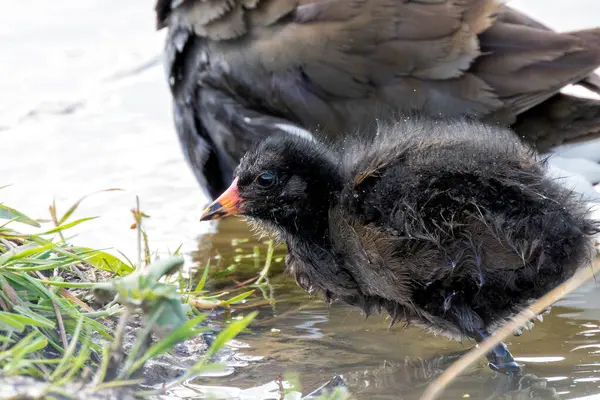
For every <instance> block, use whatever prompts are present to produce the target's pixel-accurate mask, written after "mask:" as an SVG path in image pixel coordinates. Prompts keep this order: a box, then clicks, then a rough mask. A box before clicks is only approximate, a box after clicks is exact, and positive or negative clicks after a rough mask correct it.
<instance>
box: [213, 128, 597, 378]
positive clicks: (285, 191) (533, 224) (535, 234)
mask: <svg viewBox="0 0 600 400" xmlns="http://www.w3.org/2000/svg"><path fill="white" fill-rule="evenodd" d="M358 136H360V135H358ZM235 175H236V178H235V180H234V183H233V184H232V185H231V186H230V188H229V189H228V190H227V191H226V192H225V193H224V194H222V195H221V196H220V197H219V198H218V199H217V200H216V201H215V202H214V203H213V204H212V205H211V206H210V207H209V208H208V209H207V210H206V211H205V213H204V216H203V220H207V219H214V218H217V217H224V216H227V215H233V214H240V215H244V216H245V217H247V218H249V219H250V220H253V221H254V222H255V223H256V224H257V226H259V227H260V228H263V229H264V230H266V231H267V232H270V233H274V234H276V235H277V236H278V237H279V238H280V239H281V240H283V241H284V242H285V243H286V244H287V247H288V256H287V258H286V263H287V266H288V269H289V272H290V273H291V274H292V275H294V276H295V278H296V280H297V282H298V284H299V285H300V286H302V287H303V288H304V289H306V290H308V291H311V292H315V291H316V292H322V293H323V294H324V296H325V298H326V299H327V300H328V301H332V300H336V299H337V300H341V301H343V302H345V303H348V304H351V305H354V306H357V307H359V308H361V309H362V310H363V311H364V312H366V313H367V314H368V313H371V312H373V311H380V310H385V311H387V312H388V313H389V314H390V316H391V317H392V318H393V321H406V322H408V323H414V324H417V325H420V326H424V327H426V328H429V329H431V330H433V331H435V332H438V333H442V334H444V335H446V336H449V337H454V338H457V339H463V338H473V339H476V340H481V339H482V338H484V337H485V336H486V335H488V334H489V333H491V332H492V331H494V330H495V329H496V328H497V327H498V325H499V324H502V323H503V322H504V321H505V320H506V319H507V318H509V317H511V316H512V315H514V314H515V313H517V312H519V311H520V310H522V309H523V308H524V307H526V306H527V305H528V304H529V302H531V301H533V300H536V299H537V298H539V297H541V296H542V295H544V294H545V293H547V292H548V291H549V290H551V289H552V288H554V287H556V286H557V285H558V284H560V283H562V282H564V281H565V280H567V279H569V278H570V277H571V276H572V275H573V274H574V273H575V271H576V270H577V268H579V267H581V266H585V265H588V264H589V263H590V261H591V259H592V257H593V254H594V247H593V238H592V235H593V234H595V233H597V232H598V224H597V223H596V222H595V221H594V220H592V219H590V217H589V216H588V210H587V207H586V206H585V205H584V204H583V203H582V202H580V201H579V200H578V199H577V197H576V196H575V195H574V194H573V193H571V192H570V191H568V190H566V189H565V188H563V187H562V186H560V185H559V184H557V183H556V182H555V181H554V180H552V179H550V178H548V177H547V176H546V175H545V169H544V164H543V162H540V161H537V160H536V158H535V154H534V152H533V151H531V149H529V148H528V147H526V146H525V145H523V144H522V143H521V142H520V141H519V140H518V139H516V138H515V136H514V135H513V134H512V133H511V132H510V131H509V130H508V129H503V128H499V127H490V126H487V125H484V124H481V123H479V122H466V121H430V120H424V119H406V120H403V121H401V123H397V124H395V125H393V126H389V127H385V128H384V127H380V128H379V130H378V134H377V135H376V136H375V138H374V139H373V140H366V139H364V138H359V139H354V138H350V137H349V138H347V139H346V140H345V142H343V143H341V144H340V143H338V144H336V145H333V146H324V145H321V144H319V143H317V142H316V141H312V140H307V139H304V138H300V137H295V136H290V135H287V136H284V135H275V136H272V137H270V138H268V139H266V140H264V141H262V142H261V143H260V144H258V145H257V146H255V147H253V148H252V149H251V150H250V151H249V152H248V153H247V154H246V155H245V156H244V157H243V159H242V160H241V163H240V165H239V167H238V168H237V170H236V172H235ZM490 361H491V363H492V364H493V365H495V366H496V367H498V368H511V367H515V364H514V361H513V360H512V357H510V353H508V351H507V350H506V349H505V347H504V346H503V345H502V346H500V347H498V348H497V349H496V350H495V352H494V354H491V355H490Z"/></svg>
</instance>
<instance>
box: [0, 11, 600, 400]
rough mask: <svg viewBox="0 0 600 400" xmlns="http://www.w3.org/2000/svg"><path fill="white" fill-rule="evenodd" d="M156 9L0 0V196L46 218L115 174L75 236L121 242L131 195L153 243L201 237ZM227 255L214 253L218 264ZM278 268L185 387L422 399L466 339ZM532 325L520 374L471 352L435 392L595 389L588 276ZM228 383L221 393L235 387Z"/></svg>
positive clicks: (517, 348) (220, 237)
mask: <svg viewBox="0 0 600 400" xmlns="http://www.w3.org/2000/svg"><path fill="white" fill-rule="evenodd" d="M511 4H512V5H514V6H516V7H518V8H521V9H523V10H526V11H527V12H529V13H531V15H534V16H535V17H537V18H539V19H540V20H541V21H543V22H546V23H548V24H549V25H550V26H552V27H553V28H556V29H558V30H570V29H579V28H585V27H592V26H596V25H599V23H600V20H599V17H598V16H599V15H600V3H599V2H598V1H597V0H573V1H570V2H565V1H559V0H553V1H550V0H527V1H526V0H519V1H514V2H512V3H511ZM152 8H153V1H150V0H128V1H125V2H117V1H115V0H86V1H84V2H82V1H80V0H55V1H52V2H48V1H45V0H28V1H20V2H9V3H7V4H4V5H3V12H2V14H1V15H0V53H1V54H2V55H3V57H2V61H0V139H1V140H0V143H1V144H0V155H1V157H2V162H1V163H0V186H3V185H5V184H13V185H14V186H13V187H10V188H6V189H2V190H1V191H0V201H2V202H4V203H6V204H8V205H12V206H16V207H18V208H19V209H20V210H22V211H24V212H26V213H27V214H29V215H30V216H32V217H46V216H47V207H48V205H49V204H50V202H51V201H52V199H53V198H56V200H57V203H58V206H59V209H62V210H63V211H64V210H66V209H67V208H68V207H69V206H70V205H71V203H73V202H75V201H76V200H77V199H78V198H79V197H81V196H83V195H86V194H88V193H91V192H93V191H96V190H101V189H106V188H113V187H120V188H123V189H125V191H124V192H111V193H103V194H98V195H96V196H94V197H91V198H89V199H87V200H86V201H85V202H84V203H83V204H82V206H81V207H80V209H79V210H78V211H77V213H76V215H75V217H77V218H78V217H86V216H91V215H100V216H101V218H99V219H98V220H94V221H91V222H89V223H87V224H84V225H81V226H80V227H78V228H77V229H76V231H77V233H78V234H79V236H78V237H77V238H75V239H74V240H75V241H76V242H78V243H81V244H85V245H88V246H95V247H111V246H116V247H118V248H119V249H120V250H122V251H124V252H125V253H127V254H129V255H130V256H131V255H132V254H134V251H135V232H134V231H131V230H129V229H128V228H129V225H130V224H131V222H132V220H131V215H130V212H129V209H130V208H132V207H133V206H134V202H135V195H136V194H137V195H139V196H140V198H141V202H142V209H143V210H144V211H145V212H147V213H148V214H150V215H151V218H150V219H149V220H147V222H146V229H147V231H148V233H149V236H150V241H151V246H152V247H153V248H157V249H159V250H160V251H166V250H167V249H171V250H172V249H175V248H176V247H177V246H179V244H181V243H184V250H186V251H188V252H189V251H192V250H194V249H195V248H196V247H197V242H196V237H197V235H198V234H201V233H203V232H207V231H209V230H210V229H212V227H211V226H210V225H208V224H199V223H198V222H197V221H198V217H199V215H200V212H201V210H202V208H203V206H204V204H205V203H206V201H205V199H203V197H202V195H201V192H200V190H199V189H198V187H197V185H196V182H195V180H194V178H193V176H192V174H191V172H190V171H189V169H188V167H187V166H186V165H185V162H184V161H183V157H182V154H181V151H180V149H179V144H178V143H177V140H176V135H175V132H174V129H173V125H172V121H171V108H170V98H169V94H168V88H167V85H166V83H165V80H164V76H163V71H162V66H161V65H160V64H159V62H158V56H159V54H160V51H161V48H162V41H163V37H164V33H157V32H155V31H154V17H153V11H152ZM249 236H250V234H249V233H248V231H247V230H246V228H245V226H244V225H243V224H241V223H240V222H235V221H228V222H227V223H224V224H222V225H220V226H219V233H218V234H216V235H214V236H212V237H207V238H205V239H204V241H203V242H202V243H203V246H205V245H206V243H207V241H208V242H211V243H212V244H213V249H212V251H213V252H215V251H219V252H220V253H222V254H223V255H224V257H223V260H225V259H226V258H227V257H226V255H227V254H228V253H231V252H234V247H232V246H231V239H232V238H242V237H249ZM255 244H256V245H258V246H259V248H261V249H262V251H263V254H264V247H265V245H264V244H262V243H253V242H249V243H244V244H241V245H239V247H240V248H252V247H253V246H254V245H255ZM235 247H237V246H235ZM202 254H204V253H201V254H198V255H197V257H199V258H200V259H202ZM239 254H243V253H239ZM261 263H262V261H260V260H259V263H258V264H257V265H256V266H255V265H254V259H248V260H246V261H244V262H242V263H241V265H240V266H238V267H237V268H236V269H235V270H233V271H232V273H231V276H230V277H229V278H236V280H238V281H243V280H245V279H247V278H250V277H251V276H253V275H254V274H255V273H256V268H259V267H260V266H261ZM228 266H229V265H226V263H223V264H221V265H220V266H219V271H220V272H223V271H225V270H226V269H227V268H228ZM281 267H282V266H281V262H276V263H275V265H274V267H273V268H274V269H273V271H272V272H273V273H274V274H275V275H274V276H275V277H274V278H273V279H271V286H270V289H269V287H267V288H266V289H265V294H264V296H266V297H267V298H271V299H275V301H274V302H272V304H269V303H268V301H266V300H261V299H260V297H262V296H263V294H262V293H261V292H260V291H259V292H258V293H260V294H257V296H259V297H258V300H255V301H262V302H263V303H265V305H263V306H260V307H259V308H258V309H259V310H260V315H259V318H258V320H257V322H256V323H255V324H254V325H252V327H251V331H252V333H251V334H243V335H241V336H240V337H239V342H237V343H234V344H233V345H232V347H237V349H236V351H235V352H233V353H230V354H229V355H228V356H227V357H229V358H227V359H226V361H228V362H229V363H230V365H232V366H233V365H237V366H233V367H232V368H230V369H229V374H228V375H226V376H222V377H218V378H217V377H214V378H210V379H209V378H201V379H196V380H194V381H193V382H189V383H188V387H193V386H194V385H195V386H196V388H197V387H198V385H203V386H206V385H216V386H220V387H223V388H225V387H229V388H234V387H237V388H242V389H246V388H251V387H254V386H258V385H263V384H266V383H269V382H272V381H273V380H274V379H275V378H276V376H278V375H284V374H285V373H286V372H296V373H298V374H299V379H300V382H301V384H302V388H303V392H304V393H307V392H308V391H310V390H312V389H313V388H315V387H317V386H319V385H321V384H322V383H324V382H326V381H327V380H329V379H330V378H331V377H332V376H333V375H341V376H342V377H343V379H344V380H345V381H346V382H347V384H348V386H349V388H350V391H351V392H352V393H353V394H354V395H355V396H356V397H358V398H364V399H370V398H418V396H419V395H420V394H421V393H422V391H423V389H424V387H425V385H426V384H427V383H428V382H429V381H431V380H432V378H434V377H435V376H437V375H438V374H439V373H440V372H441V371H442V370H443V369H444V367H445V366H446V364H447V362H448V361H449V360H452V352H456V351H459V350H463V349H467V348H468V347H470V346H471V345H472V344H469V343H463V344H459V343H454V342H450V341H448V340H446V339H444V338H436V337H434V336H431V335H429V334H426V333H424V332H422V331H421V330H419V329H417V328H409V329H406V330H402V329H401V328H400V327H398V326H397V327H394V328H392V329H388V324H387V322H386V321H385V320H384V319H383V318H381V317H377V316H373V317H370V318H369V319H368V320H365V319H364V317H362V316H361V315H360V313H359V312H357V311H355V310H352V309H350V308H348V307H345V306H343V305H334V306H332V307H331V308H327V307H325V305H324V304H323V303H322V302H321V301H320V300H319V299H313V298H311V297H309V296H307V295H306V294H305V293H304V292H302V291H301V290H299V289H298V288H297V287H296V285H295V284H294V283H293V282H291V281H290V280H289V279H287V278H285V277H283V276H280V275H277V272H278V271H280V270H281V269H282V268H281ZM222 285H223V287H225V286H227V285H231V281H226V282H223V283H222ZM219 287H220V286H215V288H219ZM271 289H272V293H271V292H270V290H271ZM250 304H251V302H249V303H248V305H250ZM245 311H246V310H241V309H238V310H237V311H235V312H237V313H242V312H245ZM536 325H537V326H536V327H535V329H534V330H533V331H532V332H525V333H524V334H523V335H522V336H521V337H514V338H511V340H510V343H509V345H510V349H511V351H512V352H513V354H514V355H515V356H516V357H517V359H518V360H520V361H521V362H523V363H524V364H526V366H525V370H524V373H525V374H526V375H525V376H524V377H523V378H522V379H520V380H517V381H515V380H513V381H509V380H508V379H507V378H506V377H504V376H502V375H498V374H495V373H492V372H491V371H490V370H489V369H487V367H486V366H485V363H484V362H483V361H482V362H481V363H480V364H479V365H478V366H477V367H476V368H473V369H472V370H470V371H469V373H468V374H467V375H465V376H463V377H462V378H461V379H460V380H459V381H458V382H457V383H456V384H455V385H454V386H453V387H452V388H451V389H450V391H449V392H447V394H446V396H445V397H444V398H467V397H469V398H477V399H479V398H488V397H493V396H495V395H494V393H496V395H498V394H500V393H504V392H506V391H507V390H508V389H511V388H513V389H514V388H518V390H517V391H516V392H514V391H513V392H512V393H510V394H506V395H505V398H514V399H517V398H519V399H521V398H552V396H558V397H559V398H565V399H575V398H581V397H584V396H591V395H594V394H600V338H599V335H600V289H599V288H598V287H597V286H595V285H588V286H587V287H585V288H583V289H581V290H579V291H578V292H577V293H576V294H574V295H572V296H570V297H569V298H568V299H567V300H565V301H563V302H561V304H560V305H558V306H555V307H554V308H553V312H552V314H551V315H549V316H546V317H545V320H544V323H541V324H536ZM240 346H242V347H241V348H239V347H240ZM244 346H247V347H244ZM243 355H248V356H256V357H258V358H261V357H262V358H261V359H260V360H256V359H253V358H247V357H246V358H244V357H243ZM224 357H225V356H224ZM234 392H235V391H230V392H229V393H230V394H231V395H232V396H234V397H235V396H241V395H239V394H235V393H234ZM176 393H177V394H178V395H185V394H186V393H187V392H184V391H181V390H179V391H177V392H176ZM191 396H192V395H191ZM193 397H198V396H197V395H196V394H194V395H193ZM250 398H252V397H250Z"/></svg>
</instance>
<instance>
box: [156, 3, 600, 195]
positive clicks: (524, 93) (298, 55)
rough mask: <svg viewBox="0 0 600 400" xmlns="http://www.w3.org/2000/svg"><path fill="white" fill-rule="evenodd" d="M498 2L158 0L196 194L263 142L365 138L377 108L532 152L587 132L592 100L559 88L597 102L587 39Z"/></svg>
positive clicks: (599, 107)
mask: <svg viewBox="0 0 600 400" xmlns="http://www.w3.org/2000/svg"><path fill="white" fill-rule="evenodd" d="M501 3H502V1H498V0H427V1H403V0H210V1H207V0H157V2H156V15H157V22H158V27H159V28H163V27H165V26H167V27H168V30H169V32H168V36H167V40H166V56H165V62H166V72H167V77H168V80H169V83H170V88H171V93H172V96H173V107H174V118H175V125H176V128H177V132H178V135H179V139H180V141H181V144H182V147H183V150H184V153H185V155H186V158H187V161H188V163H189V164H190V165H191V166H192V168H193V170H194V173H195V174H196V177H197V179H198V181H199V182H200V185H201V186H202V187H203V189H204V190H205V191H206V192H207V195H208V196H209V197H210V198H212V199H214V198H215V197H216V196H217V195H218V194H219V193H221V192H222V191H223V190H225V188H226V187H227V185H228V184H229V182H230V179H231V176H232V173H233V170H234V168H235V167H236V166H237V164H238V162H239V159H240V158H241V156H242V155H243V154H244V153H245V152H246V151H247V150H248V148H249V146H250V145H251V144H252V143H254V142H256V141H259V140H261V139H263V138H264V137H265V136H268V135H270V134H272V133H276V132H282V131H286V130H293V131H300V132H302V129H304V130H305V131H304V132H306V130H308V131H310V132H318V133H319V136H320V137H323V136H335V135H338V134H340V133H345V132H348V131H351V130H353V129H359V130H360V131H361V132H362V133H363V134H365V135H367V134H371V133H372V130H370V128H372V125H371V123H370V122H371V121H372V120H373V119H374V118H375V117H376V115H375V114H380V115H379V117H383V116H384V115H383V114H386V113H388V112H392V113H407V112H412V111H419V112H420V113H422V114H428V115H430V116H438V115H442V116H457V115H464V114H466V115H472V116H476V117H478V118H486V119H488V120H491V121H495V122H499V123H502V124H512V125H513V127H514V129H516V132H517V133H518V134H519V135H520V136H523V137H525V139H526V140H527V141H529V142H530V143H534V144H535V145H536V147H537V149H538V150H541V151H546V150H548V149H549V148H551V147H552V146H555V145H557V144H560V143H562V142H563V141H566V140H573V139H577V138H582V137H587V136H588V135H590V134H593V133H596V134H598V133H599V132H600V101H597V100H589V99H582V98H578V97H574V96H568V95H565V94H560V93H559V91H560V89H561V88H562V87H564V86H565V85H568V84H570V83H580V84H581V85H583V86H586V87H587V88H590V89H592V90H594V91H596V92H598V93H600V77H598V76H596V75H590V74H592V71H594V69H596V68H597V67H598V66H600V30H599V29H592V30H584V31H579V32H570V33H557V32H554V31H552V30H550V29H548V28H547V27H545V26H543V25H541V24H540V23H538V22H536V21H534V20H532V19H530V18H528V17H526V16H524V15H522V14H520V13H518V12H517V11H515V10H512V9H510V8H508V7H505V6H503V5H501ZM595 161H596V160H595ZM595 175H597V176H598V179H600V167H598V168H596V171H595Z"/></svg>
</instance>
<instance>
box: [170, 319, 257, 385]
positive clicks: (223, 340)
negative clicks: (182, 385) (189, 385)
mask: <svg viewBox="0 0 600 400" xmlns="http://www.w3.org/2000/svg"><path fill="white" fill-rule="evenodd" d="M257 314H258V312H256V311H254V312H252V313H250V314H248V315H247V316H245V317H244V318H242V319H240V320H236V321H232V322H231V323H230V324H229V325H228V326H227V327H226V328H225V329H224V330H223V331H222V332H221V333H219V335H218V336H217V337H216V339H215V340H214V341H213V342H212V344H211V346H210V348H209V349H208V350H207V351H206V353H205V354H204V356H203V357H202V359H200V361H198V362H197V363H196V364H195V365H194V366H193V367H191V368H190V369H188V370H187V372H186V373H185V374H183V375H182V376H180V377H179V378H178V379H177V382H183V381H185V380H187V379H189V378H190V377H192V376H194V375H196V374H198V373H199V371H201V370H202V368H203V367H204V364H205V363H206V360H208V359H209V358H210V357H212V356H213V355H215V354H216V353H217V352H218V351H219V350H220V349H221V348H223V347H224V346H225V345H226V344H227V342H229V341H230V340H231V339H233V338H234V337H235V336H237V335H238V334H239V333H240V332H241V331H243V330H244V329H245V328H246V327H247V326H248V325H249V324H250V322H252V320H254V318H255V317H256V315H257Z"/></svg>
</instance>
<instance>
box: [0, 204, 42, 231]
mask: <svg viewBox="0 0 600 400" xmlns="http://www.w3.org/2000/svg"><path fill="white" fill-rule="evenodd" d="M0 218H2V219H10V220H14V221H18V222H21V223H23V224H27V225H30V226H33V227H36V228H40V227H41V225H40V224H39V223H38V222H37V221H36V220H34V219H31V218H29V217H28V216H27V215H25V214H23V213H22V212H20V211H17V210H15V209H14V208H11V207H8V206H5V205H4V204H0Z"/></svg>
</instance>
